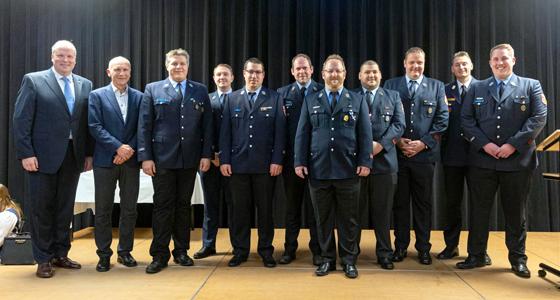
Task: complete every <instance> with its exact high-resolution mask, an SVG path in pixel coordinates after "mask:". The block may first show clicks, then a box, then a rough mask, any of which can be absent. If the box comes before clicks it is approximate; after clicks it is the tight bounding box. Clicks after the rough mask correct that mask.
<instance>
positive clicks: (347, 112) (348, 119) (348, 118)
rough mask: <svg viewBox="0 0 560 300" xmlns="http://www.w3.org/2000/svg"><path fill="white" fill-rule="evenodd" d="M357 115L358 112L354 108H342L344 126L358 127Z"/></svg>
mask: <svg viewBox="0 0 560 300" xmlns="http://www.w3.org/2000/svg"><path fill="white" fill-rule="evenodd" d="M356 117H357V114H356V112H355V111H354V110H352V109H343V110H342V124H343V125H344V127H348V128H354V127H356Z"/></svg>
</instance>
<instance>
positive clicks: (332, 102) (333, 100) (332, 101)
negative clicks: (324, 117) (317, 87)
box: [331, 92, 338, 112]
mask: <svg viewBox="0 0 560 300" xmlns="http://www.w3.org/2000/svg"><path fill="white" fill-rule="evenodd" d="M331 96H332V99H331V111H333V112H334V108H335V107H336V102H337V97H338V92H332V93H331Z"/></svg>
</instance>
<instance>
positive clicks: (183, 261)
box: [173, 253, 194, 267]
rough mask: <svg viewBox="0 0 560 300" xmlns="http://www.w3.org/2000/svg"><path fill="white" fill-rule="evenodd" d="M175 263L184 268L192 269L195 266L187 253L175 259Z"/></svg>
mask: <svg viewBox="0 0 560 300" xmlns="http://www.w3.org/2000/svg"><path fill="white" fill-rule="evenodd" d="M173 262H174V263H176V264H178V265H181V266H183V267H190V266H193V265H194V261H193V260H192V258H190V257H189V256H188V255H187V254H186V253H184V254H179V256H177V257H174V258H173Z"/></svg>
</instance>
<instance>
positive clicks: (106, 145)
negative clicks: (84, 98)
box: [88, 84, 142, 168]
mask: <svg viewBox="0 0 560 300" xmlns="http://www.w3.org/2000/svg"><path fill="white" fill-rule="evenodd" d="M141 102H142V93H141V92H140V91H138V90H135V89H133V88H131V87H128V108H127V112H126V121H125V120H124V119H123V117H122V114H121V109H120V108H119V103H118V102H117V98H116V97H115V92H113V87H112V85H111V84H109V85H107V86H105V87H102V88H99V89H96V90H94V91H92V92H91V93H90V94H89V121H88V123H89V132H90V134H91V136H92V137H93V138H94V139H95V151H94V152H93V166H94V167H104V168H109V167H114V166H116V165H115V164H113V159H114V158H115V155H116V154H117V149H119V147H120V146H122V145H123V144H127V145H129V146H130V147H132V149H134V151H137V148H138V147H137V141H136V135H137V132H138V110H139V108H140V103H141ZM125 164H126V165H129V166H131V167H133V166H138V159H137V157H136V152H135V153H134V155H133V156H132V157H131V158H130V159H129V160H127V161H126V162H125Z"/></svg>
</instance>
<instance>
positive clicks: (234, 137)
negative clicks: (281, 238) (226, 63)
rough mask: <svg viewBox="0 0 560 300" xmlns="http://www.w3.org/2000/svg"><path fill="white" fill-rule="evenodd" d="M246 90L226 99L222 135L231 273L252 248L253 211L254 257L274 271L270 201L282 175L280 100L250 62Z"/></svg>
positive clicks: (253, 61) (259, 66) (259, 68)
mask: <svg viewBox="0 0 560 300" xmlns="http://www.w3.org/2000/svg"><path fill="white" fill-rule="evenodd" d="M243 76H244V79H245V87H243V88H242V89H239V90H237V91H235V92H233V93H232V94H231V96H228V97H227V100H226V103H225V104H224V110H223V115H224V118H223V120H222V128H221V129H220V163H221V166H220V171H221V172H222V175H224V176H227V177H230V178H231V179H230V190H231V200H232V204H231V207H230V208H231V220H230V228H229V230H230V236H231V241H232V246H233V257H232V259H231V260H230V261H229V263H228V265H229V266H230V267H236V266H239V265H240V264H241V263H243V262H245V261H246V260H247V257H248V256H249V251H250V246H251V213H252V211H253V210H252V206H253V205H255V206H256V207H257V218H258V219H257V224H258V227H259V230H258V233H259V242H258V247H257V251H258V253H259V255H260V256H261V257H262V260H263V264H264V266H265V267H267V268H272V267H275V266H276V261H275V260H274V258H273V256H272V254H273V253H274V246H272V240H273V239H274V222H273V220H272V198H273V196H274V183H275V178H274V177H275V176H278V175H280V174H281V173H282V163H283V161H284V154H285V148H284V147H285V142H286V131H285V130H286V128H285V127H286V121H285V119H284V114H283V112H282V102H281V101H280V99H279V96H278V94H277V93H276V92H275V91H273V90H269V89H267V88H266V87H263V86H262V83H263V80H264V76H265V73H264V64H263V63H262V62H261V61H260V60H259V59H257V58H249V59H248V60H247V61H245V64H244V66H243Z"/></svg>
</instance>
